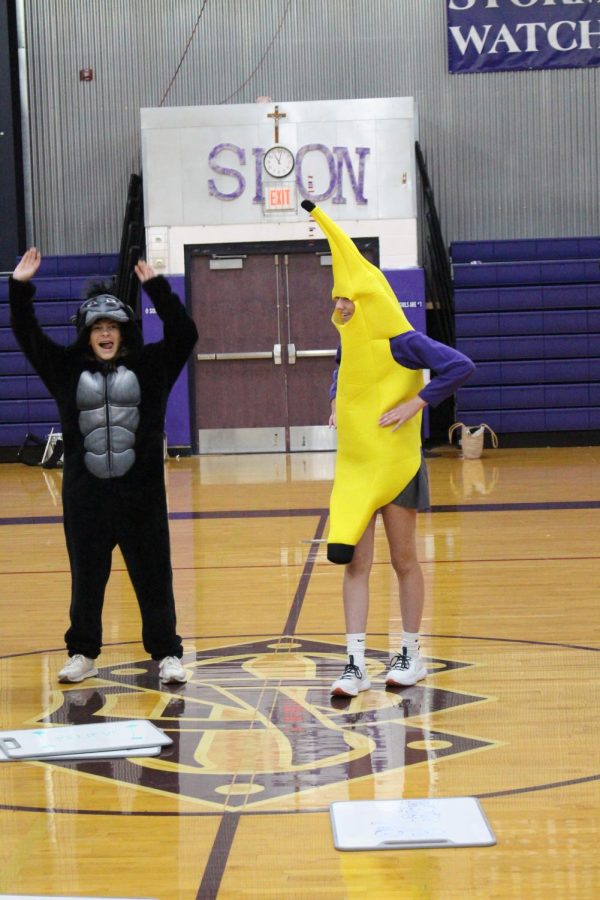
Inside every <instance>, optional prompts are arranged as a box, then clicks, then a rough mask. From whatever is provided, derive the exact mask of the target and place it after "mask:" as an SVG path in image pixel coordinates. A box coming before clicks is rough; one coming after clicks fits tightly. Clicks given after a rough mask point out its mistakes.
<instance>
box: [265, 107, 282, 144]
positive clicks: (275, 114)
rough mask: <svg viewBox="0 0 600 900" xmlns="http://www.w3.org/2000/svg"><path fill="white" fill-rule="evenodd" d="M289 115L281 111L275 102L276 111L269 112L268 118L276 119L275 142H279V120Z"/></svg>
mask: <svg viewBox="0 0 600 900" xmlns="http://www.w3.org/2000/svg"><path fill="white" fill-rule="evenodd" d="M286 117H287V113H280V112H279V107H278V106H277V104H275V112H272V113H267V119H275V122H274V125H275V143H276V144H278V143H279V120H280V119H285V118H286Z"/></svg>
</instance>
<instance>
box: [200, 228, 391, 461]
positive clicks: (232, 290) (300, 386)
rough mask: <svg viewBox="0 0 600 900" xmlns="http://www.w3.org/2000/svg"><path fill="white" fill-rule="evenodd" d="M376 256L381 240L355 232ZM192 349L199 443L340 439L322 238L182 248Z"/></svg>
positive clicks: (246, 445) (288, 445)
mask: <svg viewBox="0 0 600 900" xmlns="http://www.w3.org/2000/svg"><path fill="white" fill-rule="evenodd" d="M357 243H358V244H359V246H360V247H361V249H362V250H363V252H364V253H365V256H367V258H369V259H374V258H376V255H377V253H376V243H377V242H376V239H373V240H371V239H363V240H361V241H357ZM186 271H187V273H188V289H189V291H190V296H191V302H192V313H193V316H194V319H195V321H196V323H197V325H198V330H199V333H200V336H199V340H198V343H197V345H196V350H195V363H194V365H195V376H194V392H193V393H194V403H193V405H194V412H195V429H194V438H195V442H196V445H195V450H196V451H197V452H199V453H252V452H254V453H256V452H262V453H273V452H285V451H302V450H327V449H334V447H335V432H333V431H332V430H331V429H329V427H328V419H329V408H330V407H329V397H328V393H329V386H330V384H331V377H332V372H333V370H334V368H335V353H336V349H337V345H338V334H337V331H336V329H335V328H334V327H333V325H332V323H331V315H332V312H333V304H332V300H331V291H332V284H333V281H332V269H331V257H330V255H329V250H328V247H327V244H326V242H324V241H318V242H317V241H314V242H312V243H308V242H305V241H297V242H296V241H294V242H285V243H281V244H268V245H267V244H252V245H248V244H243V245H240V244H238V245H227V246H226V245H222V244H220V245H211V246H206V245H203V246H201V247H188V248H187V249H186Z"/></svg>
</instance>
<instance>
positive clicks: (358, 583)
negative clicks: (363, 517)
mask: <svg viewBox="0 0 600 900" xmlns="http://www.w3.org/2000/svg"><path fill="white" fill-rule="evenodd" d="M374 542H375V516H373V518H372V519H371V521H370V522H369V524H368V525H367V527H366V529H365V532H364V534H363V536H362V537H361V539H360V541H359V542H358V544H357V545H356V547H355V549H354V556H353V557H352V562H351V563H348V565H347V566H346V568H345V571H344V585H343V589H342V595H343V598H344V617H345V622H346V633H353V632H354V633H358V632H363V631H366V630H367V616H368V613H369V575H370V573H371V565H372V563H373V545H374Z"/></svg>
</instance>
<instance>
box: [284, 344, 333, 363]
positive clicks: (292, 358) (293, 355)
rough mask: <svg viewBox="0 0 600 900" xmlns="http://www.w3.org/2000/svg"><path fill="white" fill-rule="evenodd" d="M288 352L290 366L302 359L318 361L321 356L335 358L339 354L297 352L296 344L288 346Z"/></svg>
mask: <svg viewBox="0 0 600 900" xmlns="http://www.w3.org/2000/svg"><path fill="white" fill-rule="evenodd" d="M287 351H288V361H289V364H290V366H293V365H295V363H296V360H297V359H300V358H301V357H308V358H311V359H316V358H317V357H320V356H335V354H336V353H337V350H296V345H295V344H288V345H287Z"/></svg>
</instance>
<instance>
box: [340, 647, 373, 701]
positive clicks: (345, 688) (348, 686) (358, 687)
mask: <svg viewBox="0 0 600 900" xmlns="http://www.w3.org/2000/svg"><path fill="white" fill-rule="evenodd" d="M348 660H349V662H348V663H347V664H346V666H345V668H344V671H343V672H342V674H341V675H340V677H339V678H338V679H337V681H334V682H333V684H332V685H331V695H332V697H356V696H357V695H358V693H359V691H368V690H369V688H370V687H371V682H370V681H369V677H368V675H367V673H366V672H361V670H360V669H359V668H358V666H355V665H354V657H353V656H349V657H348Z"/></svg>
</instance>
